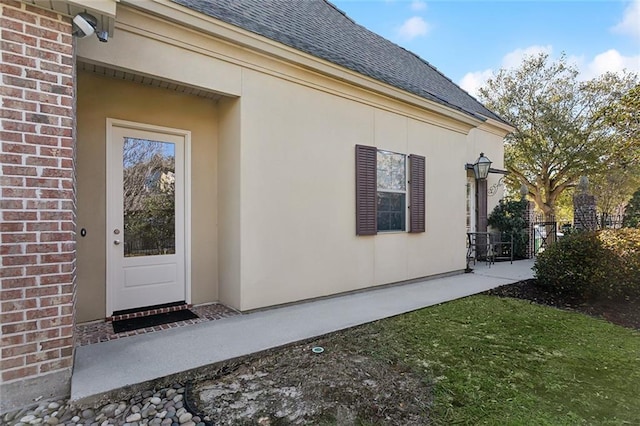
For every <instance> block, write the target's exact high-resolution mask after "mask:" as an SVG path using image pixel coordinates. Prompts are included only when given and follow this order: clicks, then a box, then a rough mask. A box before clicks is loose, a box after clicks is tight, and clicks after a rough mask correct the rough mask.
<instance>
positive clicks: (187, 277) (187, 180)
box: [105, 118, 191, 317]
mask: <svg viewBox="0 0 640 426" xmlns="http://www.w3.org/2000/svg"><path fill="white" fill-rule="evenodd" d="M114 127H121V128H129V129H134V130H145V131H150V132H158V133H166V134H170V135H177V136H181V137H183V138H184V185H185V186H184V230H182V231H183V232H184V285H185V289H184V290H185V301H186V303H191V132H190V131H189V130H182V129H173V128H169V127H162V126H155V125H152V124H143V123H137V122H133V121H125V120H118V119H114V118H107V140H106V167H107V173H106V187H107V188H106V190H107V191H106V197H107V199H106V212H107V215H106V220H107V221H108V218H109V212H110V211H111V208H112V207H113V205H112V203H113V200H114V196H113V191H115V190H116V188H113V187H112V185H110V182H111V176H112V174H113V172H114V166H115V165H114V164H113V163H112V162H113V159H112V155H111V149H112V145H113V143H112V140H111V138H112V136H113V128H114ZM105 230H106V232H105V237H106V282H105V284H106V296H107V297H106V300H107V317H110V316H112V315H113V311H114V303H113V301H114V295H113V291H114V286H113V285H110V284H109V283H110V282H111V280H112V279H113V272H112V270H111V269H112V268H111V265H112V263H113V250H111V248H112V245H113V241H112V239H113V238H110V233H109V229H108V227H107V228H106V229H105ZM176 232H180V230H178V229H177V230H176Z"/></svg>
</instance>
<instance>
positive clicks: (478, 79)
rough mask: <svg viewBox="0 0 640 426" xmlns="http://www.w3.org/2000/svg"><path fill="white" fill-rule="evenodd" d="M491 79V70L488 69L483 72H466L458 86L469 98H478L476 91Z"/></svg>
mask: <svg viewBox="0 0 640 426" xmlns="http://www.w3.org/2000/svg"><path fill="white" fill-rule="evenodd" d="M491 77H493V70H492V69H488V70H484V71H476V72H468V73H466V74H465V75H464V77H462V80H460V83H459V86H460V87H462V88H463V89H464V90H466V91H467V92H468V93H469V94H470V95H471V96H475V97H476V98H477V97H478V89H480V88H481V87H482V85H484V83H485V82H486V81H487V80H489V79H490V78H491Z"/></svg>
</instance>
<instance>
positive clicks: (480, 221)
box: [476, 179, 487, 232]
mask: <svg viewBox="0 0 640 426" xmlns="http://www.w3.org/2000/svg"><path fill="white" fill-rule="evenodd" d="M476 209H477V210H476V215H477V221H476V231H477V232H487V180H486V179H480V180H476Z"/></svg>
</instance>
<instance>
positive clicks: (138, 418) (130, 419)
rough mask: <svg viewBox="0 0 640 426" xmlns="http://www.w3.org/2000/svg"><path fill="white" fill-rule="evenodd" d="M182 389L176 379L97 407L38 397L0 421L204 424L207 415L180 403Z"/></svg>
mask: <svg viewBox="0 0 640 426" xmlns="http://www.w3.org/2000/svg"><path fill="white" fill-rule="evenodd" d="M184 393H185V388H184V386H183V385H182V384H179V383H176V384H174V385H173V386H170V387H168V388H164V389H160V390H146V391H144V392H138V393H137V394H135V395H133V396H132V397H131V398H130V399H129V400H128V401H109V402H108V403H106V404H104V405H103V406H100V407H92V408H86V407H85V408H77V407H74V406H73V405H71V404H70V403H69V401H68V400H58V401H41V402H40V403H39V404H37V405H34V406H31V407H27V408H24V409H22V410H18V411H12V412H8V413H6V414H4V415H3V416H2V417H0V423H2V424H3V425H11V426H27V425H37V424H40V425H65V426H71V425H73V426H76V425H82V426H120V425H125V426H142V425H158V426H160V425H164V426H205V425H206V424H207V423H208V420H209V419H207V418H204V419H201V418H199V417H197V416H195V415H194V414H193V413H191V412H189V411H188V410H187V409H186V408H185V407H184V399H183V398H184ZM205 422H207V423H205Z"/></svg>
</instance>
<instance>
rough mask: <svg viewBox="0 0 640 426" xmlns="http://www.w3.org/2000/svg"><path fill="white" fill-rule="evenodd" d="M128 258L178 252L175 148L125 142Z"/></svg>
mask: <svg viewBox="0 0 640 426" xmlns="http://www.w3.org/2000/svg"><path fill="white" fill-rule="evenodd" d="M122 166H123V167H122V170H123V176H122V177H123V200H124V205H123V214H124V255H125V257H133V256H154V255H164V254H175V252H176V243H175V236H176V221H175V218H176V212H175V171H176V169H175V145H174V144H173V143H168V142H158V141H152V140H146V139H136V138H127V137H125V138H124V148H123V152H122Z"/></svg>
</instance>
